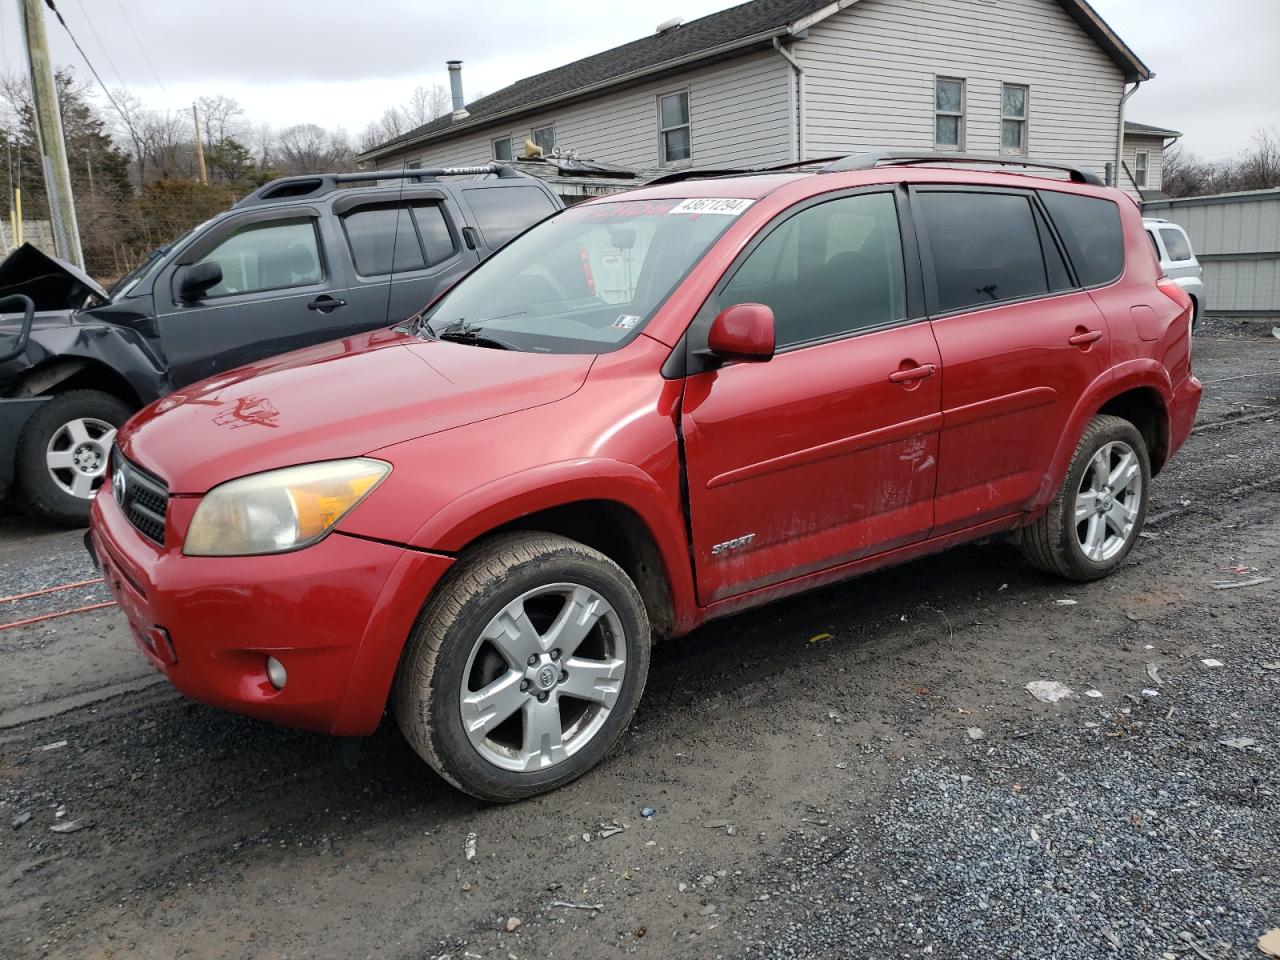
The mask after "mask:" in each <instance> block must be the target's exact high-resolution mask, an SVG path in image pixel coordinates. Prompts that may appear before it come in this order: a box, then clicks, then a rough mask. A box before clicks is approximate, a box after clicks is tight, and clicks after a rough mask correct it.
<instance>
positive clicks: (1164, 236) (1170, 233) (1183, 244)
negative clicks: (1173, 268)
mask: <svg viewBox="0 0 1280 960" xmlns="http://www.w3.org/2000/svg"><path fill="white" fill-rule="evenodd" d="M1160 239H1161V240H1163V241H1164V248H1165V249H1166V250H1168V251H1169V259H1170V260H1190V259H1191V244H1190V243H1188V242H1187V238H1186V237H1185V236H1183V233H1182V231H1181V230H1170V229H1169V228H1168V227H1161V228H1160Z"/></svg>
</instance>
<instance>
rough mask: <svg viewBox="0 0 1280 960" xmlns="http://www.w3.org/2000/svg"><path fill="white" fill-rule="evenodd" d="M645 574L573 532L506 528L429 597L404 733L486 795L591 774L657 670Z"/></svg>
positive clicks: (406, 669) (404, 699)
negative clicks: (639, 583) (630, 571)
mask: <svg viewBox="0 0 1280 960" xmlns="http://www.w3.org/2000/svg"><path fill="white" fill-rule="evenodd" d="M649 642H650V635H649V618H648V615H647V613H646V611H645V607H644V602H643V600H642V599H641V597H640V593H639V591H638V590H637V589H636V587H635V584H634V583H632V582H631V580H630V578H628V577H627V575H626V573H624V572H623V571H622V569H621V568H620V567H619V566H618V565H617V564H616V563H614V562H613V561H612V560H610V559H609V558H608V557H606V556H605V555H604V554H602V553H600V552H599V551H596V550H593V549H591V548H590V547H587V546H584V545H583V544H581V543H577V542H576V541H573V540H569V539H567V538H565V537H560V536H555V535H552V534H543V533H520V534H510V535H504V536H500V537H495V538H494V539H492V540H490V541H489V542H487V543H485V544H482V545H481V546H480V547H479V548H477V549H476V550H475V551H474V552H472V553H471V554H470V555H468V556H464V558H463V559H461V560H460V561H459V562H458V564H457V566H456V567H455V568H454V569H453V570H452V571H450V573H449V575H448V577H447V578H446V579H445V581H444V582H442V583H441V584H440V586H439V587H438V588H437V591H436V593H435V595H433V597H432V598H431V600H430V601H429V602H428V603H427V606H426V608H425V609H424V610H423V614H422V616H421V617H420V618H419V621H418V624H417V626H416V627H415V628H414V631H413V633H412V635H411V636H410V638H409V642H408V644H407V645H406V647H405V651H404V655H403V657H402V658H401V661H400V667H399V670H398V672H397V674H396V684H395V691H394V710H395V714H396V719H397V721H398V722H399V725H400V729H401V731H402V732H403V733H404V735H405V738H406V739H407V740H408V741H409V744H410V745H411V746H412V747H413V748H414V750H415V751H417V753H418V754H419V755H420V756H421V757H422V758H423V759H424V760H426V761H427V763H428V764H430V765H431V767H432V768H433V769H435V771H436V772H437V773H439V774H440V775H441V776H442V777H444V779H446V780H447V781H449V782H450V783H451V784H453V785H454V786H455V787H457V788H458V789H460V790H463V791H465V792H466V793H469V794H471V795H472V796H475V797H479V798H480V799H482V800H489V801H495V802H508V801H512V800H520V799H523V798H525V797H531V796H534V795H536V794H539V793H545V792H546V791H548V790H554V789H556V788H557V787H560V786H563V785H564V784H566V783H568V782H570V781H571V780H574V779H576V778H577V777H579V776H581V775H582V774H584V773H586V772H587V771H588V770H590V769H591V768H592V767H594V766H595V765H596V764H597V763H599V762H600V761H601V760H602V759H603V758H604V756H605V755H606V754H607V753H608V752H609V750H610V749H611V748H612V747H613V745H614V743H616V742H617V740H618V738H619V737H620V736H621V735H622V732H623V731H624V730H625V729H626V727H627V724H628V723H629V722H630V720H631V717H632V714H634V713H635V708H636V704H637V703H638V702H639V700H640V694H641V693H642V692H643V690H644V683H645V677H646V674H647V673H648V667H649Z"/></svg>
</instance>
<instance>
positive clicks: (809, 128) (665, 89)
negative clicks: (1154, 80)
mask: <svg viewBox="0 0 1280 960" xmlns="http://www.w3.org/2000/svg"><path fill="white" fill-rule="evenodd" d="M1151 76H1152V73H1151V71H1150V70H1149V69H1148V68H1147V66H1146V65H1145V64H1144V63H1143V62H1142V61H1141V60H1140V59H1139V58H1138V57H1137V56H1136V55H1135V54H1134V52H1133V51H1132V50H1130V49H1129V47H1128V46H1126V45H1125V43H1124V42H1123V41H1122V40H1121V39H1120V38H1119V37H1118V36H1117V35H1116V34H1115V32H1114V31H1113V30H1111V28H1110V27H1108V26H1107V24H1106V23H1105V22H1104V21H1103V20H1102V18H1101V17H1099V16H1098V15H1097V13H1095V12H1094V11H1093V9H1092V8H1091V7H1090V6H1089V4H1088V3H1086V2H1085V0H999V2H996V0H835V2H832V0H826V2H823V0H751V2H748V3H743V4H740V5H739V6H736V7H732V8H730V9H728V10H723V11H721V12H719V13H714V14H711V15H709V16H705V17H702V18H700V19H698V20H694V21H691V22H689V23H679V24H677V23H675V22H669V23H667V24H663V25H661V26H660V28H659V29H658V30H657V31H656V32H655V33H654V34H652V35H650V36H646V37H643V38H641V39H639V40H635V41H633V42H631V43H627V44H624V45H622V46H620V47H615V48H614V49H612V50H607V51H605V52H603V53H599V54H596V55H594V56H591V57H587V58H585V59H582V60H578V61H576V62H574V63H570V64H567V65H565V66H562V67H557V68H555V69H554V70H548V71H546V72H545V73H541V74H538V75H537V76H533V77H529V78H527V79H524V80H521V81H519V82H517V83H513V84H511V85H510V86H508V87H505V88H504V89H502V90H499V91H497V92H496V93H492V94H489V95H488V96H485V97H482V98H480V99H478V100H476V101H474V102H472V103H467V104H466V105H465V107H464V106H463V102H464V101H463V98H462V96H461V71H460V63H458V62H457V61H454V62H453V63H452V64H451V79H452V80H454V81H455V87H454V93H455V109H454V111H453V113H451V114H449V115H446V116H444V117H441V118H439V119H438V120H434V121H432V122H431V123H428V124H426V125H424V126H421V127H418V128H417V129H414V130H411V131H409V132H408V133H406V134H403V135H402V136H399V137H396V138H395V139H393V140H391V141H388V142H387V143H384V144H382V145H380V146H378V147H376V148H374V149H372V150H370V151H368V152H367V153H366V154H364V155H363V157H362V158H361V159H362V161H364V162H365V163H366V164H368V165H370V166H374V167H377V168H390V167H399V166H401V165H403V164H406V163H407V164H410V165H423V166H449V165H460V164H473V163H482V162H487V161H489V160H493V159H498V160H508V159H511V158H512V157H514V156H518V155H520V154H522V152H523V145H524V142H525V140H526V139H529V140H532V141H534V142H535V143H537V144H538V145H540V146H542V147H543V148H544V149H546V150H547V151H548V152H550V150H551V149H553V148H558V149H559V150H560V151H561V152H568V151H574V152H575V153H576V155H577V156H578V157H582V158H590V159H592V160H596V161H602V162H610V163H617V164H624V165H627V166H630V167H636V168H651V167H680V166H685V165H690V164H692V165H694V166H697V167H733V166H742V165H762V164H771V163H784V162H789V161H795V160H803V159H813V158H816V157H823V156H831V155H844V154H849V153H857V152H861V151H869V150H877V149H915V150H950V151H966V152H970V153H986V154H994V153H1001V154H1005V155H1008V156H1011V157H1028V158H1032V159H1055V160H1064V161H1069V162H1072V163H1075V164H1080V165H1083V166H1086V167H1089V168H1092V169H1094V170H1095V171H1097V172H1098V173H1099V174H1102V173H1104V171H1107V170H1108V169H1110V170H1116V169H1119V166H1120V165H1119V161H1120V153H1121V145H1122V138H1121V129H1122V127H1123V121H1124V101H1125V98H1126V93H1128V92H1132V90H1133V89H1136V85H1137V84H1139V83H1141V82H1143V81H1145V80H1147V79H1149V78H1150V77H1151ZM1121 185H1122V186H1126V184H1125V183H1124V182H1123V179H1122V182H1121ZM1128 186H1131V185H1128Z"/></svg>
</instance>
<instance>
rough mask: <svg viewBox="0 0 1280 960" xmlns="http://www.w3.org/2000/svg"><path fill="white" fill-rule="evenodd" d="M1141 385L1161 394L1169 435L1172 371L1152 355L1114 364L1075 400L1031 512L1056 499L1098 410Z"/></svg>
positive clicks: (1158, 394)
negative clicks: (1082, 439)
mask: <svg viewBox="0 0 1280 960" xmlns="http://www.w3.org/2000/svg"><path fill="white" fill-rule="evenodd" d="M1142 388H1146V389H1150V390H1153V391H1154V392H1155V393H1156V395H1157V396H1158V397H1159V398H1160V408H1161V416H1162V417H1163V421H1164V422H1163V423H1162V424H1161V429H1162V431H1163V432H1164V434H1165V436H1168V433H1169V429H1170V424H1169V405H1170V403H1171V401H1172V398H1173V384H1172V383H1171V382H1170V380H1169V371H1168V370H1166V369H1165V368H1164V367H1163V366H1162V365H1161V364H1160V363H1159V362H1158V361H1156V360H1153V359H1151V358H1149V357H1143V358H1139V359H1134V360H1126V361H1124V362H1123V363H1120V364H1118V365H1116V366H1115V367H1112V368H1111V369H1109V370H1108V371H1107V372H1105V373H1104V374H1103V375H1102V376H1100V377H1098V378H1097V379H1096V380H1094V381H1093V382H1092V383H1091V384H1089V386H1088V388H1087V389H1086V390H1085V391H1084V393H1083V394H1081V396H1080V399H1079V400H1077V401H1076V405H1075V408H1074V409H1073V410H1072V411H1071V417H1070V418H1069V419H1068V420H1067V428H1066V430H1064V431H1063V433H1062V438H1061V439H1060V440H1059V441H1058V446H1057V447H1056V448H1055V449H1054V451H1053V457H1052V458H1051V459H1050V460H1049V469H1048V470H1046V471H1045V475H1044V477H1043V479H1042V480H1041V481H1040V486H1039V488H1038V489H1037V490H1036V493H1035V497H1034V498H1033V499H1032V501H1031V503H1029V504H1028V505H1027V508H1026V509H1027V512H1028V513H1038V512H1039V511H1041V510H1043V509H1045V508H1046V507H1048V506H1049V504H1050V503H1052V502H1053V497H1054V495H1055V494H1056V493H1057V491H1058V487H1059V486H1060V485H1061V484H1062V478H1063V477H1065V476H1066V475H1067V468H1068V467H1069V466H1070V465H1071V458H1072V456H1073V455H1074V454H1075V450H1076V445H1077V444H1078V443H1079V442H1080V437H1081V436H1083V435H1084V431H1085V427H1087V426H1088V425H1089V421H1090V420H1092V419H1093V418H1094V417H1095V416H1097V415H1098V411H1099V410H1101V409H1102V408H1103V407H1104V406H1106V405H1107V404H1108V403H1109V402H1110V401H1111V400H1113V399H1115V398H1116V397H1118V396H1120V395H1121V394H1124V393H1128V392H1129V391H1130V390H1136V389H1142Z"/></svg>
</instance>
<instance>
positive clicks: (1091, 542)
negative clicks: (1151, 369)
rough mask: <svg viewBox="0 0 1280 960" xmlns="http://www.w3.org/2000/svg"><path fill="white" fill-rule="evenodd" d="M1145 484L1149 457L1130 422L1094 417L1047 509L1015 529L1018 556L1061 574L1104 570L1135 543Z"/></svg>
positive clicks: (1093, 574) (1078, 576) (1071, 576)
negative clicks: (1018, 540)
mask: <svg viewBox="0 0 1280 960" xmlns="http://www.w3.org/2000/svg"><path fill="white" fill-rule="evenodd" d="M1150 489H1151V459H1150V457H1149V455H1148V453H1147V445H1146V442H1145V441H1144V440H1143V439H1142V434H1141V433H1139V432H1138V429H1137V427H1135V426H1134V425H1133V424H1132V423H1130V422H1129V421H1128V420H1125V419H1123V418H1121V417H1114V416H1110V415H1105V414H1104V415H1100V416H1097V417H1094V418H1093V420H1091V421H1090V422H1089V425H1088V426H1087V427H1086V428H1085V431H1084V435H1083V436H1082V437H1081V438H1080V442H1079V443H1078V444H1076V451H1075V454H1074V455H1073V456H1072V458H1071V465H1070V466H1069V467H1068V468H1067V475H1066V477H1064V478H1063V480H1062V486H1061V487H1059V488H1058V493H1057V495H1056V496H1055V497H1054V498H1053V502H1052V503H1051V504H1049V509H1048V510H1046V511H1045V513H1044V515H1043V516H1041V517H1040V518H1039V519H1038V520H1036V522H1035V523H1033V524H1031V526H1029V527H1027V528H1026V529H1025V530H1023V531H1022V540H1021V546H1022V553H1023V556H1025V557H1026V558H1027V561H1028V562H1029V563H1030V564H1031V565H1032V566H1033V567H1035V568H1036V569H1038V570H1041V571H1043V572H1045V573H1050V574H1055V575H1057V576H1060V577H1066V578H1067V579H1068V580H1081V581H1087V580H1098V579H1101V578H1102V577H1105V576H1107V575H1109V574H1111V573H1112V572H1114V571H1115V570H1116V568H1117V567H1119V566H1120V564H1122V563H1124V559H1125V557H1127V556H1128V555H1129V551H1130V550H1132V549H1133V545H1134V543H1135V542H1137V539H1138V533H1139V532H1140V531H1141V530H1142V524H1143V522H1144V521H1145V520H1146V516H1147V503H1148V498H1149V491H1150Z"/></svg>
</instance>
